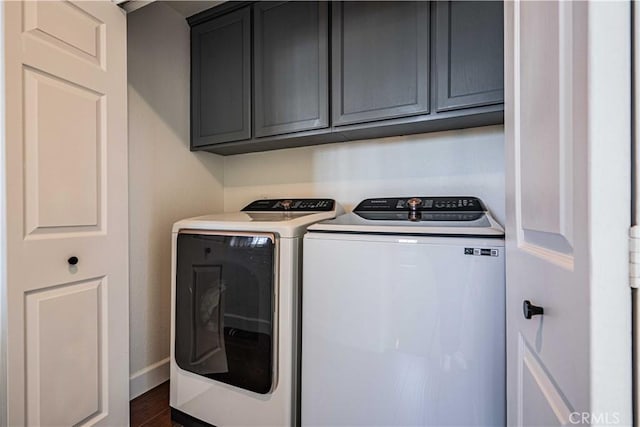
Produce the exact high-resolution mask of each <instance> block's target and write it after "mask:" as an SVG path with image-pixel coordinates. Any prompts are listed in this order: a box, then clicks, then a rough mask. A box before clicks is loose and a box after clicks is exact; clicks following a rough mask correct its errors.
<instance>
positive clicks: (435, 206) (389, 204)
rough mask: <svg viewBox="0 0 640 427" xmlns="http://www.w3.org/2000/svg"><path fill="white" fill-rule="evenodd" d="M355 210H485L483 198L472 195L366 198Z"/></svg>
mask: <svg viewBox="0 0 640 427" xmlns="http://www.w3.org/2000/svg"><path fill="white" fill-rule="evenodd" d="M354 211H355V212H406V211H409V212H411V211H417V212H485V211H486V208H485V206H484V204H483V203H482V200H480V199H478V198H477V197H470V196H453V197H428V196H416V197H385V198H379V199H366V200H363V201H362V202H360V204H358V206H356V208H355V209H354Z"/></svg>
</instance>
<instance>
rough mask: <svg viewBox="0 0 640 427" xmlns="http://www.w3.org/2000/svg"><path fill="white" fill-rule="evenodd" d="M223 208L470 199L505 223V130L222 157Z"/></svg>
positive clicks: (495, 128) (485, 129)
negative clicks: (256, 202) (257, 202)
mask: <svg viewBox="0 0 640 427" xmlns="http://www.w3.org/2000/svg"><path fill="white" fill-rule="evenodd" d="M224 162H225V168H224V170H225V176H224V209H225V211H234V210H238V209H240V208H242V207H243V206H244V205H245V204H247V203H248V202H250V201H251V200H253V199H256V198H261V197H270V198H277V197H294V196H296V197H302V196H308V197H311V196H322V197H331V198H335V199H336V200H338V201H339V202H340V203H342V204H343V205H344V206H345V208H347V209H351V208H353V207H354V205H355V204H357V203H358V202H359V201H361V200H362V199H365V198H368V197H376V196H382V197H389V196H402V195H406V196H409V195H470V196H478V197H480V198H481V199H482V200H484V201H485V203H486V204H487V206H488V207H489V209H490V210H491V211H492V212H493V213H494V214H495V216H496V219H497V220H498V221H499V222H500V223H501V224H504V218H505V214H504V128H503V126H487V127H482V128H474V129H464V130H456V131H448V132H438V133H430V134H420V135H411V136H400V137H393V138H384V139H376V140H367V141H358V142H342V143H336V144H327V145H318V146H314V147H305V148H292V149H287V150H278V151H269V152H265V153H253V154H239V155H235V156H228V157H225V160H224Z"/></svg>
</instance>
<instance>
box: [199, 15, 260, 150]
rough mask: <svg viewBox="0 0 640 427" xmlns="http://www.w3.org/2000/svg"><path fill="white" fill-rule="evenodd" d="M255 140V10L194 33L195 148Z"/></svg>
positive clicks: (205, 25) (208, 24)
mask: <svg viewBox="0 0 640 427" xmlns="http://www.w3.org/2000/svg"><path fill="white" fill-rule="evenodd" d="M249 138H251V10H250V8H244V9H240V10H237V11H235V12H232V13H229V14H227V15H223V16H221V17H218V18H215V19H212V20H211V21H208V22H205V23H202V24H198V25H195V26H193V27H192V28H191V145H192V146H193V147H199V146H204V145H211V144H218V143H221V142H229V141H238V140H242V139H249Z"/></svg>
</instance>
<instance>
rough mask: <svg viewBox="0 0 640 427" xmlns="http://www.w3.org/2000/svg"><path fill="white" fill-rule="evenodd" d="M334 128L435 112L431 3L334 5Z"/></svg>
mask: <svg viewBox="0 0 640 427" xmlns="http://www.w3.org/2000/svg"><path fill="white" fill-rule="evenodd" d="M332 10H333V14H332V18H333V20H332V63H333V66H332V67H333V69H332V88H333V89H332V95H333V96H332V107H333V123H334V125H346V124H351V123H360V122H368V121H373V120H383V119H389V118H394V117H400V116H408V115H415V114H425V113H428V112H429V2H420V1H416V2H404V1H397V2H375V1H374V2H368V1H354V2H340V3H334V4H332Z"/></svg>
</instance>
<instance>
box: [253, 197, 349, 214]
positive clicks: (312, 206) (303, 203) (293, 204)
mask: <svg viewBox="0 0 640 427" xmlns="http://www.w3.org/2000/svg"><path fill="white" fill-rule="evenodd" d="M335 203H336V202H335V200H333V199H262V200H256V201H254V202H251V203H249V204H248V205H247V206H245V207H244V208H243V209H242V211H243V212H286V211H290V212H328V211H332V210H333V209H334V206H335Z"/></svg>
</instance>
